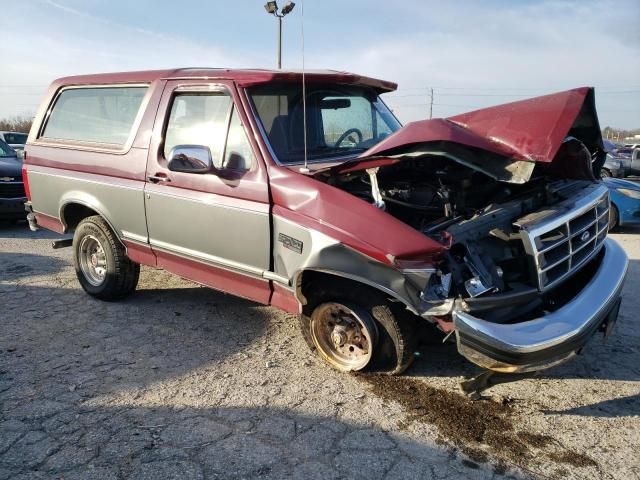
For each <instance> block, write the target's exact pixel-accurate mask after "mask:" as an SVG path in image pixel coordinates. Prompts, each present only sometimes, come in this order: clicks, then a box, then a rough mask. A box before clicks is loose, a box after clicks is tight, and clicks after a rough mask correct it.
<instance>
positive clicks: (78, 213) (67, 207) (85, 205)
mask: <svg viewBox="0 0 640 480" xmlns="http://www.w3.org/2000/svg"><path fill="white" fill-rule="evenodd" d="M96 203H98V202H92V201H90V200H88V199H80V198H74V197H70V198H65V199H63V201H62V202H61V204H60V210H59V211H60V214H59V216H60V221H61V222H62V225H63V227H64V231H65V233H66V232H72V231H74V230H75V229H76V227H77V226H78V224H79V223H80V222H81V221H82V220H84V219H85V218H87V217H91V216H94V215H98V216H100V217H101V218H102V219H104V221H105V222H107V225H109V228H111V231H112V232H113V233H114V235H115V236H116V238H117V239H118V241H119V242H121V243H122V239H121V238H120V235H119V233H118V230H116V228H115V227H114V225H113V223H112V221H111V220H110V219H109V216H108V215H106V214H105V210H104V209H103V208H102V207H101V206H100V205H96Z"/></svg>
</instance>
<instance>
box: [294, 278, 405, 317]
mask: <svg viewBox="0 0 640 480" xmlns="http://www.w3.org/2000/svg"><path fill="white" fill-rule="evenodd" d="M318 281H326V282H329V283H328V284H330V285H333V286H334V287H335V286H341V287H343V288H346V287H349V286H357V287H358V288H367V289H369V290H373V291H375V292H376V293H378V294H382V295H385V296H386V297H389V298H391V299H392V300H394V301H397V302H400V303H402V304H403V305H404V306H405V307H406V309H407V310H409V311H411V312H412V313H414V314H416V315H417V311H416V308H415V306H414V304H413V302H412V301H411V299H410V298H408V296H405V295H401V294H400V293H398V292H397V291H395V290H394V289H392V288H391V287H390V286H388V285H384V284H382V283H378V282H376V281H374V280H371V279H369V278H366V277H362V276H358V275H356V274H352V273H348V272H343V271H337V270H330V269H324V268H305V269H303V270H299V271H298V272H296V274H295V275H294V279H293V286H294V294H295V296H296V299H297V300H298V302H300V305H302V308H303V309H304V307H305V306H306V305H307V304H308V300H307V295H308V294H309V290H308V289H309V288H310V287H311V285H312V284H313V283H314V282H318Z"/></svg>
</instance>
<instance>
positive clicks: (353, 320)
mask: <svg viewBox="0 0 640 480" xmlns="http://www.w3.org/2000/svg"><path fill="white" fill-rule="evenodd" d="M311 337H312V339H313V343H314V344H315V346H316V348H317V349H318V352H319V353H320V355H321V356H322V357H323V358H324V359H325V360H326V361H327V362H328V363H329V364H330V365H331V366H332V367H334V368H335V369H337V370H340V371H344V372H348V371H358V370H362V369H363V368H364V367H366V366H367V365H368V364H369V362H370V361H371V357H372V355H373V348H374V346H375V344H376V342H377V337H378V331H377V329H376V324H375V322H374V321H373V319H372V318H371V317H370V316H369V315H368V314H367V313H366V312H363V311H360V310H359V309H358V311H357V312H356V311H355V310H354V309H352V308H350V307H348V306H346V305H343V304H340V303H335V302H330V303H323V304H322V305H319V306H318V307H316V309H315V310H314V311H313V314H312V315H311Z"/></svg>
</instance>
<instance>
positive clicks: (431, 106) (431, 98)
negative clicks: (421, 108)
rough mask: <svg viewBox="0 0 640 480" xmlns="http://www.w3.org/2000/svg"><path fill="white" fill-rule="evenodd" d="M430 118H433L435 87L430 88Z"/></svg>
mask: <svg viewBox="0 0 640 480" xmlns="http://www.w3.org/2000/svg"><path fill="white" fill-rule="evenodd" d="M429 98H430V101H429V119H432V118H433V88H429Z"/></svg>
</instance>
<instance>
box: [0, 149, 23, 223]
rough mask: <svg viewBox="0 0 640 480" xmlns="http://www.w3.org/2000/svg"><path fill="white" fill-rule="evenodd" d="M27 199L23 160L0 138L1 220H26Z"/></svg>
mask: <svg viewBox="0 0 640 480" xmlns="http://www.w3.org/2000/svg"><path fill="white" fill-rule="evenodd" d="M26 201H27V198H26V195H25V192H24V184H23V183H22V160H21V159H20V158H19V157H18V154H17V152H16V151H15V150H14V149H13V148H11V147H10V146H9V145H8V144H7V143H6V142H4V141H2V140H0V220H9V221H15V220H24V218H25V217H26V213H25V211H24V202H26Z"/></svg>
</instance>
